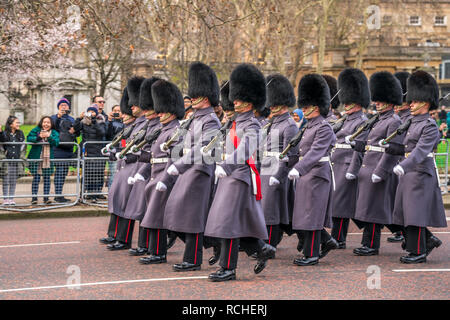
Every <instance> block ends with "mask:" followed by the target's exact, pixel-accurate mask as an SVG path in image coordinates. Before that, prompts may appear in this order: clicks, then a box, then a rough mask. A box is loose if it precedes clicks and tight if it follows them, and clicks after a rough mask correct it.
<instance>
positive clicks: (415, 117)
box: [411, 113, 430, 122]
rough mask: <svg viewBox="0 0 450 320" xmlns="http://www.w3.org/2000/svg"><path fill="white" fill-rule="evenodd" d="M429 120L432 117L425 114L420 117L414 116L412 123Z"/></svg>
mask: <svg viewBox="0 0 450 320" xmlns="http://www.w3.org/2000/svg"><path fill="white" fill-rule="evenodd" d="M428 118H430V115H429V114H428V113H425V114H420V115H418V116H413V117H412V120H411V121H412V122H421V121H426V120H428Z"/></svg>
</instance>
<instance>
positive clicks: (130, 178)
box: [128, 177, 136, 185]
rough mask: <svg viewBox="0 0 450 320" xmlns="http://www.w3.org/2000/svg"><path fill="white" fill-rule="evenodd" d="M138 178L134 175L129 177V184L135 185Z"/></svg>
mask: <svg viewBox="0 0 450 320" xmlns="http://www.w3.org/2000/svg"><path fill="white" fill-rule="evenodd" d="M135 182H136V180H135V179H134V178H133V177H128V184H130V185H133V184H134V183H135Z"/></svg>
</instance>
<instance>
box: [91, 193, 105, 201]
mask: <svg viewBox="0 0 450 320" xmlns="http://www.w3.org/2000/svg"><path fill="white" fill-rule="evenodd" d="M94 197H95V198H96V199H97V200H106V197H105V196H104V195H102V194H99V195H97V196H94Z"/></svg>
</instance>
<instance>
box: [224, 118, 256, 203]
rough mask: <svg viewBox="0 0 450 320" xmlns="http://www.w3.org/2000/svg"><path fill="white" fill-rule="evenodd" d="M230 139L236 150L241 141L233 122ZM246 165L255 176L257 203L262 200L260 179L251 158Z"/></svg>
mask: <svg viewBox="0 0 450 320" xmlns="http://www.w3.org/2000/svg"><path fill="white" fill-rule="evenodd" d="M230 139H231V141H232V142H233V145H234V147H235V148H236V149H237V147H238V146H239V144H240V142H241V141H240V139H239V137H238V136H237V134H236V121H233V126H232V127H231V129H230ZM247 164H248V165H249V166H250V168H251V169H252V170H253V172H254V173H255V176H256V201H259V200H261V199H262V193H261V177H260V176H259V172H258V170H257V169H256V166H255V160H254V159H253V156H252V157H250V158H249V159H248V160H247Z"/></svg>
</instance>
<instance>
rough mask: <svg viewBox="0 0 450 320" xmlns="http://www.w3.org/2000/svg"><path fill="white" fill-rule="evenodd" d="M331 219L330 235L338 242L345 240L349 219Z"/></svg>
mask: <svg viewBox="0 0 450 320" xmlns="http://www.w3.org/2000/svg"><path fill="white" fill-rule="evenodd" d="M332 220H333V228H332V229H331V236H332V237H333V238H335V239H336V241H338V242H345V241H346V240H347V232H348V225H349V222H350V219H348V218H334V217H333V218H332Z"/></svg>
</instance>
